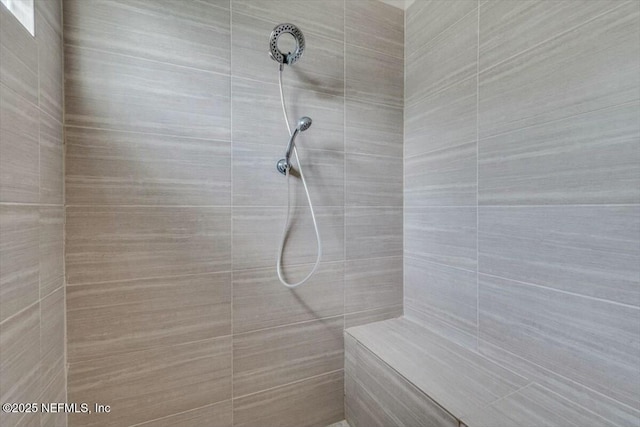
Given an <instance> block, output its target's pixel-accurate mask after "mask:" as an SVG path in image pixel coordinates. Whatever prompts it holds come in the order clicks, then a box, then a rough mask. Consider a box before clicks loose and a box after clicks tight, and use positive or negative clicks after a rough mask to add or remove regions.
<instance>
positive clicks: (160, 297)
mask: <svg viewBox="0 0 640 427" xmlns="http://www.w3.org/2000/svg"><path fill="white" fill-rule="evenodd" d="M114 325H117V327H114ZM230 334H231V273H230V272H229V273H216V274H204V275H195V276H182V277H171V278H162V279H140V280H133V281H128V282H113V283H100V284H90V285H73V286H68V287H67V336H68V339H69V345H68V360H69V362H70V363H75V362H79V361H83V360H87V359H96V358H100V357H106V356H111V355H116V354H120V353H125V352H129V351H134V350H142V349H146V348H152V347H160V346H168V345H174V344H181V343H185V342H190V341H200V340H204V339H209V338H215V337H218V336H223V335H230Z"/></svg>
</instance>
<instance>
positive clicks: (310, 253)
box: [233, 207, 344, 274]
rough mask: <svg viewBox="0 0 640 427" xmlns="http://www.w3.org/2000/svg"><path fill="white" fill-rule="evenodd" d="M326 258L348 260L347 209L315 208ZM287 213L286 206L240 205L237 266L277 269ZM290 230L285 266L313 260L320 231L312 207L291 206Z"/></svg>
mask: <svg viewBox="0 0 640 427" xmlns="http://www.w3.org/2000/svg"><path fill="white" fill-rule="evenodd" d="M314 210H315V215H316V220H317V222H318V229H319V230H320V239H321V240H322V260H323V261H342V260H343V259H344V209H343V208H341V207H314ZM286 216H287V209H286V208H270V207H259V208H258V207H256V208H254V207H247V208H244V207H238V208H234V210H233V268H234V270H244V269H248V268H257V267H271V268H275V264H276V258H277V256H278V251H279V248H280V243H281V241H282V231H283V228H284V223H285V220H286ZM289 223H290V226H289V232H288V238H287V241H286V246H285V250H284V256H283V261H282V265H283V266H284V272H285V274H287V272H288V270H287V267H292V266H295V265H297V264H308V263H313V262H315V260H316V254H317V246H316V234H315V231H314V228H313V223H312V221H311V215H310V214H309V208H308V207H299V208H296V207H293V208H291V213H290V218H289Z"/></svg>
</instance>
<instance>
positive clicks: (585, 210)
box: [478, 206, 640, 306]
mask: <svg viewBox="0 0 640 427" xmlns="http://www.w3.org/2000/svg"><path fill="white" fill-rule="evenodd" d="M478 232H479V235H478V239H479V256H480V258H479V263H480V266H479V269H480V272H482V273H486V274H491V275H494V276H500V277H504V278H507V279H512V280H517V281H520V282H528V283H533V284H536V285H542V286H546V287H550V288H555V289H559V290H563V291H569V292H572V293H576V294H581V295H585V296H589V297H595V298H602V299H607V300H611V301H616V302H620V303H624V304H631V305H636V306H640V279H639V278H640V207H638V206H549V207H481V208H480V212H479V229H478Z"/></svg>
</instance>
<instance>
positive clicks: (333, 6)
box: [233, 0, 344, 66]
mask: <svg viewBox="0 0 640 427" xmlns="http://www.w3.org/2000/svg"><path fill="white" fill-rule="evenodd" d="M233 12H234V13H235V12H238V13H242V14H245V15H250V16H254V17H257V18H260V19H264V20H267V21H270V22H273V27H275V26H276V25H278V24H280V23H283V22H288V21H290V20H295V22H293V24H295V25H297V26H298V27H299V28H300V29H302V31H303V32H304V33H305V34H306V33H315V34H320V35H322V36H324V37H329V38H332V39H335V40H339V41H342V40H344V0H325V1H319V2H318V1H307V2H300V1H298V0H233ZM271 29H273V28H271ZM271 29H269V31H271ZM268 36H269V33H267V34H265V35H264V46H265V52H266V48H267V46H268V39H267V37H268ZM265 55H266V56H268V54H267V53H265ZM274 64H275V62H274ZM254 66H255V65H254Z"/></svg>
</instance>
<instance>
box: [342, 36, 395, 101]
mask: <svg viewBox="0 0 640 427" xmlns="http://www.w3.org/2000/svg"><path fill="white" fill-rule="evenodd" d="M346 54H347V56H346V58H345V61H346V76H345V78H346V93H345V96H347V97H348V98H357V99H360V100H363V101H370V102H378V103H381V104H387V105H392V106H397V107H400V106H402V105H403V102H404V75H403V62H402V61H401V60H399V59H398V58H396V57H394V56H389V55H385V54H382V53H379V52H375V51H371V50H368V49H365V48H361V47H357V46H352V45H350V44H347V45H346Z"/></svg>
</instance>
